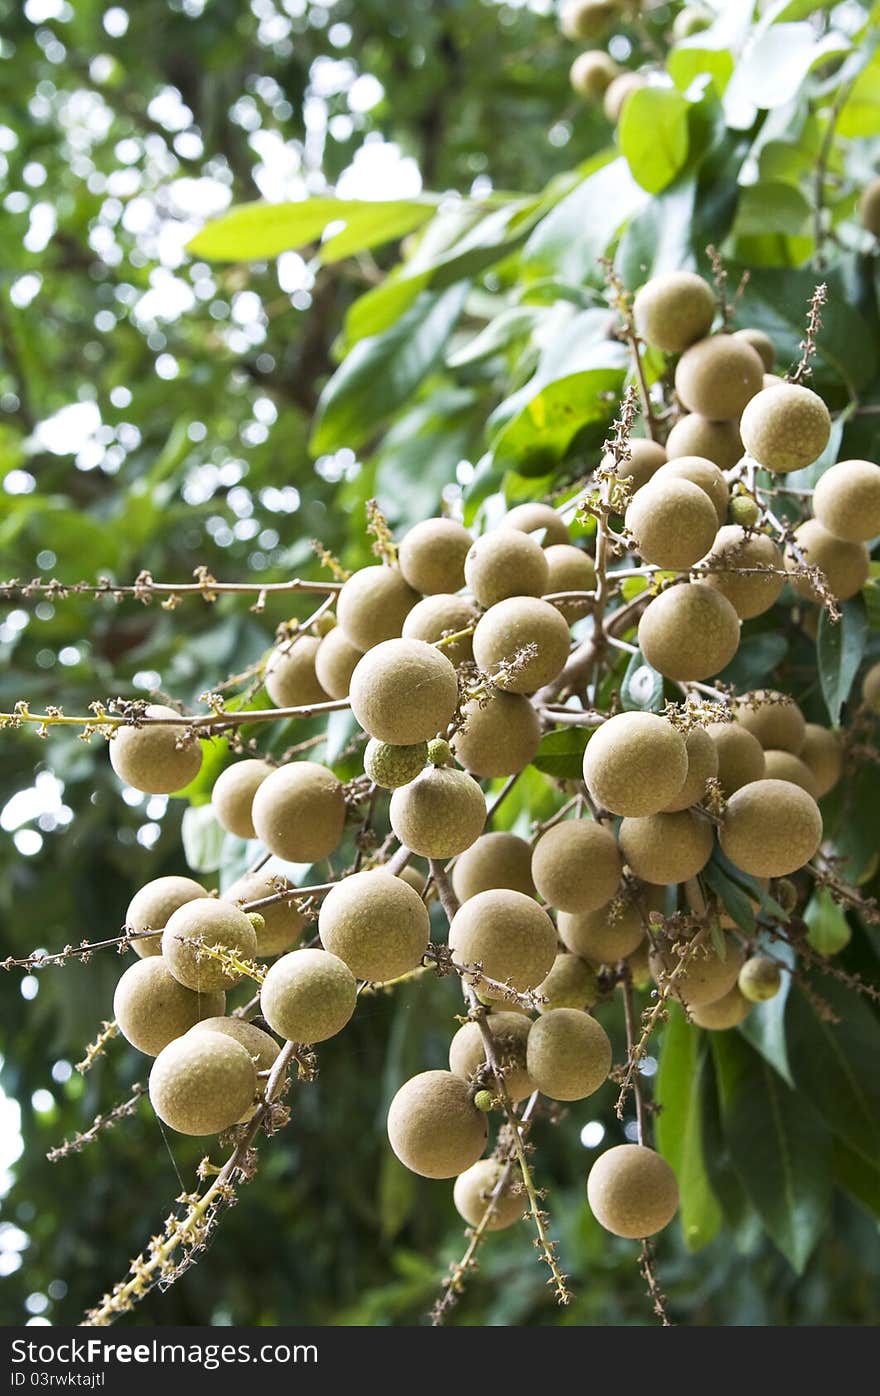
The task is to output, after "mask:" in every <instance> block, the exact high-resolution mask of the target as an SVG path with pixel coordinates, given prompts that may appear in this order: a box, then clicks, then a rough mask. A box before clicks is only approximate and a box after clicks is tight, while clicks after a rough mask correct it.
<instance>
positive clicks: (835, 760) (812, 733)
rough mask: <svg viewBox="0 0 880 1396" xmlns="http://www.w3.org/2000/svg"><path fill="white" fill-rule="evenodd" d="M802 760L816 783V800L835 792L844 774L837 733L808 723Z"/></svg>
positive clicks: (801, 753) (841, 752)
mask: <svg viewBox="0 0 880 1396" xmlns="http://www.w3.org/2000/svg"><path fill="white" fill-rule="evenodd" d="M800 758H801V760H802V761H803V763H804V765H805V766H807V767H809V769H810V770H811V771H812V773H813V778H814V780H815V782H816V799H817V800H821V798H822V796H823V795H827V794H828V792H829V790H833V789H834V787H835V785H836V784H837V782H838V781H839V780H840V777H841V775H842V774H843V748H842V747H841V744H840V738H839V737H838V735H837V733H836V732H832V731H831V730H830V729H829V728H828V727H822V726H820V724H819V723H817V722H808V723H807V725H806V727H805V729H804V744H803V746H802V747H801V750H800Z"/></svg>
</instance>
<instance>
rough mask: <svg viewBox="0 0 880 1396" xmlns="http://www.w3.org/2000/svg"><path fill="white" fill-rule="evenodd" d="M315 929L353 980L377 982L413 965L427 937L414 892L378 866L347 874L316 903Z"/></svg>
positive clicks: (424, 918) (422, 910) (427, 928)
mask: <svg viewBox="0 0 880 1396" xmlns="http://www.w3.org/2000/svg"><path fill="white" fill-rule="evenodd" d="M318 933H319V935H320V937H321V944H322V945H323V946H324V949H325V950H329V951H330V952H331V954H333V955H337V956H338V957H339V959H340V960H342V961H343V962H344V963H345V964H347V965H348V967H349V969H350V970H351V972H352V974H354V975H355V976H356V977H357V978H358V979H367V980H369V981H371V982H372V983H381V982H382V981H383V980H386V979H396V978H397V976H398V975H399V974H406V973H407V971H408V970H411V969H415V967H416V965H417V964H418V963H419V961H420V960H421V958H422V955H423V954H424V953H425V947H426V946H427V944H428V936H429V935H430V924H429V920H428V910H427V907H426V906H425V903H424V902H423V901H422V899H421V897H420V896H419V894H418V892H416V891H415V890H414V888H412V887H410V886H409V884H408V883H406V882H404V881H403V879H402V878H400V877H394V876H392V874H391V873H387V872H382V871H381V869H378V868H376V869H371V870H369V871H368V872H358V873H352V874H351V875H350V876H349V877H345V878H343V879H342V881H341V882H338V883H337V884H336V886H335V887H333V888H332V889H331V890H330V892H329V893H328V894H327V896H326V897H325V898H324V901H323V903H322V905H321V912H320V915H319V917H318Z"/></svg>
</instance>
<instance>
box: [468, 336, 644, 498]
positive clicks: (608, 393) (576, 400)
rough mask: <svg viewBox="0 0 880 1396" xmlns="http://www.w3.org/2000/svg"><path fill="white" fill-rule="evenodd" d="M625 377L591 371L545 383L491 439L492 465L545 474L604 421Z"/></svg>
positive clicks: (620, 373)
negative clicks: (585, 431)
mask: <svg viewBox="0 0 880 1396" xmlns="http://www.w3.org/2000/svg"><path fill="white" fill-rule="evenodd" d="M606 356H607V350H606V351H602V350H599V351H597V354H596V357H597V358H599V357H606ZM624 376H625V369H624V368H623V367H621V368H595V369H592V370H590V371H588V372H584V373H573V374H571V375H570V376H569V377H566V378H560V379H558V380H557V381H556V382H553V383H550V384H548V385H547V386H546V387H544V388H542V389H541V390H540V392H538V393H536V394H535V396H534V397H533V398H531V400H530V401H529V402H528V403H527V405H526V406H525V407H524V408H523V409H522V411H521V412H519V413H518V415H517V416H516V417H514V419H513V421H512V422H510V423H509V424H508V425H507V426H506V427H504V429H503V430H502V431H501V432H499V434H498V435H497V436H496V437H494V438H493V440H492V451H493V453H494V455H495V458H496V460H497V461H499V462H500V463H502V464H504V465H506V466H510V467H511V468H513V469H516V470H519V471H520V473H521V474H526V473H528V474H537V475H543V474H546V473H547V472H548V471H549V470H551V469H552V468H553V466H554V465H556V464H558V462H559V461H560V460H562V458H563V456H564V455H565V454H566V452H567V450H568V448H569V446H570V445H571V443H572V441H573V440H574V438H575V436H576V435H577V433H578V432H579V431H581V429H582V428H583V427H585V426H587V425H589V424H591V423H600V422H601V423H604V422H607V421H608V420H609V418H610V416H611V413H612V411H613V403H614V400H615V399H616V398H617V397H618V396H619V394H620V391H621V389H622V386H623V379H624Z"/></svg>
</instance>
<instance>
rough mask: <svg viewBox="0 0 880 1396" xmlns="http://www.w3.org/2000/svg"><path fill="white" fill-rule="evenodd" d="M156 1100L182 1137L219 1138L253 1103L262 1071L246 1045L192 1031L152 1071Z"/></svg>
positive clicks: (164, 1119)
mask: <svg viewBox="0 0 880 1396" xmlns="http://www.w3.org/2000/svg"><path fill="white" fill-rule="evenodd" d="M149 1090H150V1101H151V1103H152V1106H153V1109H154V1110H155V1112H156V1114H157V1115H158V1116H159V1119H160V1120H161V1121H162V1122H163V1124H166V1125H167V1126H168V1127H169V1129H174V1130H177V1132H178V1133H179V1134H191V1135H203V1134H219V1133H221V1131H222V1130H224V1129H229V1128H230V1127H231V1126H232V1125H234V1124H236V1123H237V1122H238V1121H239V1120H240V1119H241V1118H242V1116H243V1115H244V1114H245V1113H246V1112H247V1111H248V1110H249V1109H250V1107H251V1106H252V1105H253V1102H254V1097H255V1096H256V1093H257V1073H256V1069H255V1067H254V1064H253V1062H252V1061H251V1058H250V1056H249V1055H248V1052H247V1051H246V1049H245V1048H244V1047H242V1045H241V1043H240V1042H236V1041H235V1040H234V1039H233V1038H231V1037H228V1036H226V1035H225V1034H223V1033H218V1032H202V1033H187V1034H186V1036H185V1037H178V1038H176V1039H175V1041H174V1042H169V1044H168V1046H167V1047H163V1049H162V1051H161V1052H160V1053H159V1055H158V1057H157V1058H156V1060H155V1061H154V1063H153V1069H152V1071H151V1072H150V1084H149Z"/></svg>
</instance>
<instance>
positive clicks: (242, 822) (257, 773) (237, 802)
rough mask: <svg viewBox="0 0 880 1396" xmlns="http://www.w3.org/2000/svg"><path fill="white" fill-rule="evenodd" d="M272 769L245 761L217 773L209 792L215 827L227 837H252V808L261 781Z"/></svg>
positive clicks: (258, 762) (264, 763) (262, 762)
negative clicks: (215, 820)
mask: <svg viewBox="0 0 880 1396" xmlns="http://www.w3.org/2000/svg"><path fill="white" fill-rule="evenodd" d="M274 769H275V768H274V767H273V766H270V765H269V762H268V761H259V760H248V761H236V762H235V763H234V764H233V765H232V766H227V767H226V770H225V771H221V772H220V774H219V776H218V777H217V779H216V780H215V781H214V789H213V790H212V791H211V806H212V808H213V810H214V814H215V815H216V817H217V823H218V824H219V825H220V827H221V828H223V829H225V830H226V832H227V833H228V834H235V835H236V836H237V837H238V838H240V839H252V838H254V837H255V835H254V821H253V819H252V817H251V806H252V805H253V803H254V796H255V795H256V793H257V791H258V790H259V788H260V786H261V785H262V784H263V781H264V780H265V779H266V777H267V776H269V775H271V774H272V771H273V770H274Z"/></svg>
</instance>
